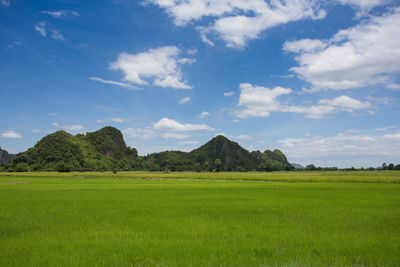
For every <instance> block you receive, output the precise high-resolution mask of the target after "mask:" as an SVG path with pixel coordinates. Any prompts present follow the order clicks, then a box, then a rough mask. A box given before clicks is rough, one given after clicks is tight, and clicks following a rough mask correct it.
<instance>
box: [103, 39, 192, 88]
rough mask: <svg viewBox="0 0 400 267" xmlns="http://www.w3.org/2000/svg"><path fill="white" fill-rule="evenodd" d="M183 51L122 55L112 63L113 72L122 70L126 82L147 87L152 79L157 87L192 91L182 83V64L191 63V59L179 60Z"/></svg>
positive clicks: (171, 48)
mask: <svg viewBox="0 0 400 267" xmlns="http://www.w3.org/2000/svg"><path fill="white" fill-rule="evenodd" d="M180 54H181V51H180V50H179V49H178V48H177V47H176V46H164V47H159V48H155V49H149V50H147V51H146V52H143V53H138V54H128V53H121V54H120V55H119V56H118V58H117V60H116V61H115V62H113V63H111V65H110V67H111V69H113V70H121V71H122V72H123V73H124V79H125V80H126V81H129V82H132V83H135V84H140V85H147V84H148V82H147V81H146V80H145V79H146V78H147V79H152V80H153V83H154V84H155V85H158V86H161V87H171V88H174V89H192V87H191V86H189V85H187V84H186V81H182V76H183V75H182V70H181V65H182V64H185V63H186V64H188V63H191V61H190V60H189V59H186V58H179V55H180Z"/></svg>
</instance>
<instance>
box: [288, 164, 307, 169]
mask: <svg viewBox="0 0 400 267" xmlns="http://www.w3.org/2000/svg"><path fill="white" fill-rule="evenodd" d="M290 164H291V165H292V166H293V167H294V168H295V169H296V170H303V169H305V168H304V166H303V165H301V164H298V163H290Z"/></svg>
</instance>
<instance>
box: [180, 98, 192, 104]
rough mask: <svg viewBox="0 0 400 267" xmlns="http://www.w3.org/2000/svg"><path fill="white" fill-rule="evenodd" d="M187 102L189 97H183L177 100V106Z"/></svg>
mask: <svg viewBox="0 0 400 267" xmlns="http://www.w3.org/2000/svg"><path fill="white" fill-rule="evenodd" d="M189 101H190V97H184V98H182V99H181V100H179V101H178V103H179V104H186V103H187V102H189Z"/></svg>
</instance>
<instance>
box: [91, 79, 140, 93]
mask: <svg viewBox="0 0 400 267" xmlns="http://www.w3.org/2000/svg"><path fill="white" fill-rule="evenodd" d="M89 80H91V81H95V82H100V83H105V84H112V85H117V86H121V87H124V88H128V89H135V90H142V89H141V88H138V87H136V86H133V85H131V84H129V83H122V82H117V81H111V80H104V79H101V78H98V77H89Z"/></svg>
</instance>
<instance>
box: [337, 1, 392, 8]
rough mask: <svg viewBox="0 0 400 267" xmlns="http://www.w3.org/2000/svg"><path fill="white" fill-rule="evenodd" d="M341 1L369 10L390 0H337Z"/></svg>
mask: <svg viewBox="0 0 400 267" xmlns="http://www.w3.org/2000/svg"><path fill="white" fill-rule="evenodd" d="M337 1H338V2H339V3H341V4H344V5H353V6H356V7H358V8H361V9H362V10H365V11H368V10H370V9H371V8H373V7H376V6H379V5H382V4H385V3H387V2H389V1H390V0H337Z"/></svg>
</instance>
